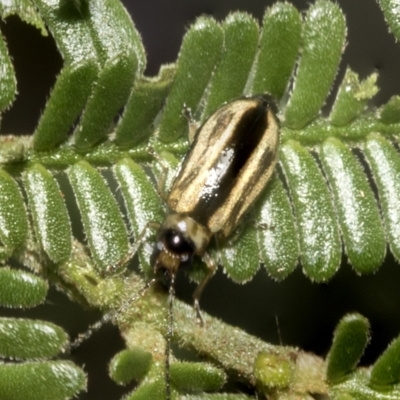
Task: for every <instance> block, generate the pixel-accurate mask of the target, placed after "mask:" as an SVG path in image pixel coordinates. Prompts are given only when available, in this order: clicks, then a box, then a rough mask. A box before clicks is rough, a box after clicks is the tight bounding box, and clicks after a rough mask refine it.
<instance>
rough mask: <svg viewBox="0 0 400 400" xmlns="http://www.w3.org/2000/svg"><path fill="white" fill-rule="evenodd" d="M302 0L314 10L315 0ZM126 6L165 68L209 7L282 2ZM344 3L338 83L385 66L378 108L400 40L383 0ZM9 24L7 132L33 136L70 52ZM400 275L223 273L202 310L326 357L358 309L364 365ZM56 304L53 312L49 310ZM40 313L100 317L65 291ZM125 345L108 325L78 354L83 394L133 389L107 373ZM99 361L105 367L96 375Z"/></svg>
mask: <svg viewBox="0 0 400 400" xmlns="http://www.w3.org/2000/svg"><path fill="white" fill-rule="evenodd" d="M292 3H293V4H295V5H296V6H297V8H299V9H300V10H305V9H307V8H308V3H309V2H308V1H300V0H298V1H292ZM124 4H125V5H126V7H127V8H128V10H129V13H130V14H131V15H132V18H133V20H134V22H135V24H136V27H137V29H138V30H139V32H140V33H141V35H142V38H143V41H144V45H145V48H146V51H147V56H148V66H147V70H146V73H147V74H148V75H155V74H157V72H158V69H159V67H160V65H161V64H162V63H170V62H173V61H174V60H175V59H176V57H177V53H178V51H179V47H180V44H181V40H182V37H183V35H184V33H185V30H186V28H187V27H188V26H189V25H190V24H191V23H192V22H193V21H194V20H195V18H196V17H197V16H199V15H201V14H208V15H212V16H214V17H215V18H216V19H217V20H222V19H223V18H225V17H226V15H227V13H228V12H229V11H235V10H243V11H248V12H249V13H251V14H252V15H253V16H254V17H256V18H258V19H259V20H261V18H262V15H263V12H264V9H265V7H266V6H269V5H271V4H273V2H272V1H261V0H252V1H250V0H240V1H238V0H236V1H233V0H219V1H215V0H207V1H205V0H203V1H200V0H146V1H133V0H126V1H125V2H124ZM338 4H339V5H340V7H341V8H342V9H343V11H344V13H345V15H346V18H347V23H348V36H347V40H348V45H347V47H346V51H345V54H344V58H343V60H342V64H341V69H340V72H339V74H338V76H337V82H340V81H341V79H342V77H343V74H344V71H345V68H346V67H347V66H350V67H351V68H352V69H353V70H354V71H356V72H358V73H359V74H360V77H361V78H366V77H367V76H368V75H369V74H371V73H372V72H374V71H377V72H378V73H379V79H378V86H379V87H380V88H381V90H380V92H379V93H378V95H377V96H376V97H375V100H374V104H373V106H379V105H381V104H383V103H385V102H386V101H387V100H388V99H389V98H390V97H391V96H392V95H393V94H398V93H400V79H399V74H398V71H399V69H400V47H399V46H398V45H396V44H395V40H394V38H393V36H391V35H390V34H389V33H388V31H387V27H386V24H385V22H384V18H383V15H382V12H381V11H380V9H379V7H378V5H377V3H376V1H375V0H363V1H362V2H360V1H351V0H339V1H338ZM361 4H362V5H361ZM1 30H2V33H3V36H5V37H6V38H7V41H8V44H9V50H10V53H11V55H12V57H13V60H14V64H15V68H16V72H17V79H18V90H19V94H18V97H17V100H16V102H15V104H14V106H13V108H12V109H11V110H10V111H8V112H7V113H6V114H5V115H4V116H3V120H2V126H1V133H2V134H5V133H17V134H28V133H32V132H33V130H34V128H35V126H36V123H37V121H38V119H39V116H40V112H41V110H43V108H44V104H45V101H46V98H47V96H48V94H49V92H50V89H51V87H52V85H53V84H54V82H55V77H56V74H57V73H58V72H59V71H60V69H61V68H62V59H61V57H60V55H59V54H58V52H57V49H56V47H55V44H54V42H53V40H52V38H51V37H47V38H43V37H41V36H40V33H39V32H38V31H36V30H35V29H34V28H32V27H30V26H28V25H26V24H24V23H23V22H21V21H20V20H19V19H18V18H15V17H11V18H9V19H7V20H6V21H3V22H1ZM333 93H335V90H333ZM331 97H332V96H331ZM399 278H400V275H399V265H398V264H397V263H396V262H395V261H394V260H393V257H392V256H391V255H390V254H388V256H387V259H386V263H385V265H384V266H383V267H382V268H381V269H380V270H379V271H378V272H377V273H376V274H375V275H373V276H363V277H359V276H357V275H356V274H355V273H354V272H353V271H352V269H351V266H349V265H348V264H347V263H346V260H343V265H342V267H341V269H340V272H339V273H338V274H336V276H335V277H334V278H333V279H332V280H331V281H330V282H329V283H328V284H318V285H317V284H313V283H311V282H310V281H309V280H308V279H307V278H306V277H304V276H303V274H302V272H301V269H300V268H298V269H297V270H296V271H295V272H294V273H293V274H292V275H290V276H289V277H288V278H287V279H286V280H285V281H283V282H274V281H273V280H272V279H270V278H269V277H268V276H267V274H266V273H265V271H264V270H263V269H262V268H261V269H260V271H259V272H258V274H257V275H256V276H255V278H254V279H253V280H252V281H251V282H249V283H247V284H245V285H237V284H234V283H233V282H231V281H230V280H229V279H228V278H226V276H225V275H224V274H223V273H222V271H219V272H218V273H217V275H216V276H215V277H214V278H213V279H212V281H211V283H210V284H209V286H208V287H207V289H206V290H205V292H204V295H203V297H202V299H201V307H202V309H204V310H206V311H207V312H209V313H210V314H212V315H215V316H218V317H220V318H221V319H223V320H224V321H226V322H228V323H231V324H233V325H237V326H240V327H241V328H243V329H245V330H246V331H247V332H249V333H250V334H253V335H256V336H259V337H262V338H263V339H264V340H267V341H271V342H273V343H282V344H284V345H295V346H299V347H301V348H303V349H304V350H308V351H312V352H315V353H317V354H319V355H325V354H326V352H327V350H328V349H329V346H330V342H331V338H332V332H333V329H334V327H335V325H336V324H337V322H338V321H339V319H340V318H341V317H343V316H344V315H345V314H346V313H348V312H351V311H357V312H359V313H361V314H363V315H364V316H365V317H367V318H368V319H369V320H370V322H371V328H372V341H371V344H370V346H369V347H368V349H367V351H366V354H365V356H364V358H363V363H364V364H366V365H368V364H369V363H371V362H373V361H374V360H375V359H376V357H377V356H378V355H379V354H380V353H381V352H382V351H383V350H384V349H385V348H386V346H387V345H388V344H389V342H390V340H391V339H393V338H394V337H396V336H397V335H398V334H399V333H400V310H399V304H400V291H399V290H398V286H399V285H398V282H399ZM192 292H193V285H190V284H189V283H188V282H187V280H185V278H184V277H183V278H180V279H179V281H178V285H177V296H178V297H180V298H182V299H185V301H187V302H191V294H192ZM51 311H54V315H53V316H49V313H50V312H51ZM2 314H3V315H5V314H8V312H4V313H2ZM30 316H31V317H34V318H43V319H50V318H51V319H52V320H53V321H55V322H56V323H58V324H60V325H62V326H64V327H65V328H66V330H67V331H68V332H69V333H70V334H71V336H75V335H76V334H77V333H78V332H80V331H84V330H85V329H86V327H87V324H88V322H87V318H90V320H91V321H93V322H94V321H96V319H97V318H98V317H99V314H98V313H92V314H90V315H89V316H88V315H87V314H86V311H84V310H82V309H81V308H80V307H79V306H77V305H71V304H70V303H69V302H68V301H67V300H66V298H65V296H63V295H62V294H60V293H57V292H56V291H55V290H51V296H50V297H49V300H48V302H47V304H46V305H44V306H41V307H38V308H37V309H35V310H33V311H32V313H31V314H30ZM277 322H278V324H277ZM278 325H279V329H278ZM122 345H123V344H122V340H121V339H120V338H119V336H118V333H117V330H116V329H114V328H113V327H111V326H108V327H104V328H103V329H102V331H101V332H99V333H98V334H96V335H95V336H94V337H93V338H92V339H90V340H89V341H88V342H87V343H85V344H83V345H82V347H81V348H79V349H78V350H77V351H76V352H75V354H74V359H75V361H76V362H77V363H79V364H80V365H83V364H84V365H85V369H86V370H87V371H89V387H90V391H89V393H88V394H82V395H81V396H80V399H100V398H101V399H118V398H120V396H121V394H122V393H123V392H124V389H120V388H118V387H117V386H116V385H113V384H112V383H111V382H110V381H109V379H107V371H106V363H107V362H108V360H109V359H110V358H111V357H112V355H113V354H114V353H115V352H116V351H117V350H118V348H122ZM92 368H97V369H96V370H95V372H93V371H92Z"/></svg>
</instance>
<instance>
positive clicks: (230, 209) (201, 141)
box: [151, 95, 279, 315]
mask: <svg viewBox="0 0 400 400" xmlns="http://www.w3.org/2000/svg"><path fill="white" fill-rule="evenodd" d="M276 114H277V109H276V106H275V103H274V101H273V99H272V98H271V97H270V96H268V95H257V96H251V97H243V98H239V99H237V100H234V101H232V102H229V103H227V104H225V105H223V106H222V107H220V108H219V109H218V110H217V111H216V112H215V113H214V114H212V115H211V116H210V117H209V118H208V119H207V120H206V121H205V122H204V123H203V125H202V126H201V127H200V128H199V129H198V130H197V132H196V134H195V136H194V140H193V143H192V145H191V148H190V150H189V152H188V154H187V155H186V157H185V159H184V161H183V163H182V165H181V168H180V170H179V172H178V175H177V176H176V178H175V180H174V182H173V184H172V187H171V190H170V192H169V195H168V197H167V204H168V207H169V210H170V213H169V215H168V216H167V217H166V219H165V221H164V223H163V224H162V225H161V227H160V229H159V231H158V234H157V240H156V243H155V247H154V252H153V255H152V259H151V262H152V265H153V266H154V270H155V272H156V273H158V274H159V275H161V276H163V278H164V279H165V278H169V280H171V279H172V280H173V278H174V276H175V274H176V272H177V270H178V269H179V268H180V267H181V266H185V265H190V263H191V261H192V259H193V256H194V255H197V256H200V257H202V258H203V260H204V261H205V263H206V264H207V267H208V269H209V274H208V275H207V277H206V278H205V279H204V281H203V282H201V283H200V285H199V286H198V288H197V289H196V291H195V293H194V299H195V307H196V309H197V310H198V300H199V297H200V295H201V292H202V290H203V288H204V285H205V284H206V283H207V281H208V280H209V278H210V277H211V275H212V274H213V272H214V270H215V268H216V264H215V262H214V260H212V259H211V257H209V256H208V254H207V252H206V249H207V246H208V244H209V242H210V240H211V238H212V237H214V236H215V237H216V238H217V239H221V240H222V241H223V239H226V238H227V237H228V236H229V235H230V234H231V233H232V232H233V231H234V230H235V228H236V227H237V226H238V224H239V223H240V221H241V219H242V217H243V216H244V215H245V214H246V212H247V211H248V209H249V208H250V207H251V205H252V204H253V203H254V201H255V200H256V199H257V197H258V196H259V195H260V193H261V192H262V190H263V189H264V188H265V186H266V184H267V183H268V181H269V179H270V178H271V175H272V173H273V171H274V168H275V165H276V161H277V152H278V145H279V121H278V118H277V116H276ZM198 315H199V314H198Z"/></svg>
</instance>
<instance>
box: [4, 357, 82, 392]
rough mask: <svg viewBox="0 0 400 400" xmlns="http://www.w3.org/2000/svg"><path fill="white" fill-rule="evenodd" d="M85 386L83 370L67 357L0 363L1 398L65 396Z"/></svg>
mask: <svg viewBox="0 0 400 400" xmlns="http://www.w3.org/2000/svg"><path fill="white" fill-rule="evenodd" d="M43 382H46V384H45V385H44V384H43ZM85 387H86V377H85V374H84V372H83V371H82V370H81V369H80V368H78V367H77V366H75V365H74V364H73V363H71V362H68V361H47V362H26V363H21V364H11V363H7V364H0V398H2V399H15V400H64V399H70V398H72V397H74V396H75V395H76V394H77V393H78V392H79V391H80V390H83V389H84V388H85Z"/></svg>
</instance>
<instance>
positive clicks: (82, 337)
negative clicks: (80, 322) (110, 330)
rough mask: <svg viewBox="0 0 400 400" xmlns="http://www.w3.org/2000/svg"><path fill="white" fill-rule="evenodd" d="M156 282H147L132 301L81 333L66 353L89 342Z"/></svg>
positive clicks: (152, 280) (104, 316)
mask: <svg viewBox="0 0 400 400" xmlns="http://www.w3.org/2000/svg"><path fill="white" fill-rule="evenodd" d="M155 282H156V279H151V280H150V281H149V282H147V283H146V284H145V285H144V286H143V287H142V288H141V289H140V290H139V291H138V292H137V293H135V295H134V296H132V297H131V298H130V299H128V300H127V301H125V302H124V303H123V304H122V305H121V307H120V308H118V309H117V310H114V311H110V312H108V313H106V314H104V315H103V317H102V318H101V319H100V320H99V321H97V322H96V323H94V324H93V325H90V326H89V328H88V329H87V331H86V332H84V333H80V334H79V335H78V336H77V338H76V339H75V340H74V341H73V342H71V344H70V345H69V346H68V348H67V350H66V352H71V351H73V350H75V349H76V348H78V347H79V346H80V345H81V344H82V343H83V342H85V341H86V340H88V339H89V338H90V337H91V336H92V335H93V334H94V333H95V332H97V331H98V330H99V329H100V328H101V327H102V326H103V325H105V324H107V323H108V322H110V321H112V320H114V319H116V318H117V317H118V315H120V314H121V313H123V312H124V311H126V310H127V309H128V307H129V306H130V305H131V304H132V303H134V302H135V301H137V300H138V299H140V298H141V297H142V296H143V295H144V294H145V293H146V292H147V290H148V289H149V288H150V287H151V286H152V285H153V284H154V283H155Z"/></svg>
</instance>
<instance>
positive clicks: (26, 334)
mask: <svg viewBox="0 0 400 400" xmlns="http://www.w3.org/2000/svg"><path fill="white" fill-rule="evenodd" d="M67 341H68V335H67V334H66V333H65V331H64V330H63V329H62V328H60V327H58V326H57V325H54V324H52V323H50V322H46V321H39V320H29V319H18V318H0V356H1V357H2V358H11V359H18V360H21V359H38V358H48V357H55V356H57V355H58V354H59V353H60V352H61V351H62V350H63V349H64V348H65V347H66V345H67Z"/></svg>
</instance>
